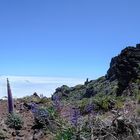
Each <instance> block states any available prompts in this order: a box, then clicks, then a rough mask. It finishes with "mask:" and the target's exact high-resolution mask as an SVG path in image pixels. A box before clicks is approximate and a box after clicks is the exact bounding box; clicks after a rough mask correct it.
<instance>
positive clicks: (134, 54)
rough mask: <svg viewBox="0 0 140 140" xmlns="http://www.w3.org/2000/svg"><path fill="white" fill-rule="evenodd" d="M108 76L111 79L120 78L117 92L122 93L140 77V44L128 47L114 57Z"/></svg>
mask: <svg viewBox="0 0 140 140" xmlns="http://www.w3.org/2000/svg"><path fill="white" fill-rule="evenodd" d="M106 78H107V79H108V80H110V81H113V80H116V79H117V80H118V91H117V94H118V95H121V94H122V92H123V91H124V90H125V88H126V87H127V86H128V85H129V83H130V82H132V81H133V80H134V79H139V78H140V44H137V45H136V47H127V48H125V49H124V50H122V52H121V54H119V55H118V56H116V57H114V58H112V60H111V63H110V68H109V70H108V72H107V75H106Z"/></svg>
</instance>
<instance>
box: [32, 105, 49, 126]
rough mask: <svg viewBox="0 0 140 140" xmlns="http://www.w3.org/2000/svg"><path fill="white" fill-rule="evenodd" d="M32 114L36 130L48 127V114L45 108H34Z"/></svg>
mask: <svg viewBox="0 0 140 140" xmlns="http://www.w3.org/2000/svg"><path fill="white" fill-rule="evenodd" d="M32 112H33V114H34V119H35V123H36V124H35V125H36V126H37V127H38V128H46V127H47V125H48V123H49V122H48V120H49V112H48V110H47V109H46V108H43V107H40V108H34V109H33V110H32Z"/></svg>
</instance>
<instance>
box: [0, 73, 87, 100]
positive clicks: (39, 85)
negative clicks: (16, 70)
mask: <svg viewBox="0 0 140 140" xmlns="http://www.w3.org/2000/svg"><path fill="white" fill-rule="evenodd" d="M7 78H8V79H9V81H10V85H11V90H12V93H13V97H15V98H19V97H24V96H27V95H32V94H33V93H34V92H37V93H38V94H39V95H40V94H43V95H44V96H47V97H51V95H52V94H53V93H54V92H55V89H56V88H57V87H60V86H62V85H68V86H75V85H77V84H83V83H84V81H85V79H76V78H61V77H35V76H0V98H2V97H4V96H7V86H6V79H7Z"/></svg>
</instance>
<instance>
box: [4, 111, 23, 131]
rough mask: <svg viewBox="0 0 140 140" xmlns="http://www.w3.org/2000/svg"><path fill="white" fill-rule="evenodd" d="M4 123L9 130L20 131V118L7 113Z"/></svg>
mask: <svg viewBox="0 0 140 140" xmlns="http://www.w3.org/2000/svg"><path fill="white" fill-rule="evenodd" d="M5 123H6V124H7V125H8V127H9V128H14V129H16V130H18V129H21V128H22V126H23V123H24V122H23V120H22V118H21V116H19V115H18V114H16V113H9V114H8V116H7V119H6V121H5Z"/></svg>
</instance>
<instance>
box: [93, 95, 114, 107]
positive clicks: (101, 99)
mask: <svg viewBox="0 0 140 140" xmlns="http://www.w3.org/2000/svg"><path fill="white" fill-rule="evenodd" d="M111 100H112V97H111V96H109V95H105V94H98V95H96V96H95V97H94V98H93V103H94V104H95V106H96V109H103V110H108V109H109V107H110V102H111Z"/></svg>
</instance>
